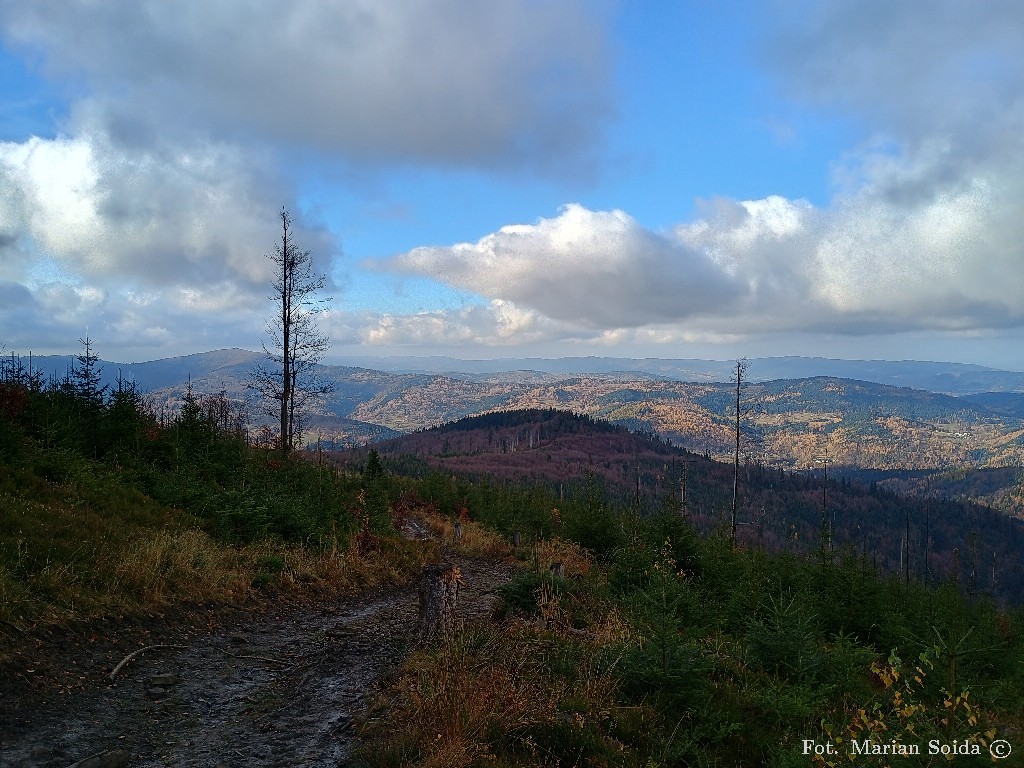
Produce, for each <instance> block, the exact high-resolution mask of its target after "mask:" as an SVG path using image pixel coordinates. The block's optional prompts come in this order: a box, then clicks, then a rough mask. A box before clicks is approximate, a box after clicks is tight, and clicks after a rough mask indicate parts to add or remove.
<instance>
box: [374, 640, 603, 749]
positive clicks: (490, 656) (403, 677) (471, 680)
mask: <svg viewBox="0 0 1024 768" xmlns="http://www.w3.org/2000/svg"><path fill="white" fill-rule="evenodd" d="M598 655H599V654H597V653H595V652H594V646H592V645H590V644H588V643H583V642H581V641H577V640H569V639H566V638H562V639H560V640H559V641H557V642H556V641H555V640H554V639H553V638H552V637H551V635H550V634H549V633H543V632H539V631H537V630H536V628H534V627H533V626H531V625H529V624H527V623H524V622H512V623H510V624H509V625H506V626H503V627H495V626H492V625H486V624H476V625H470V626H468V627H467V628H466V629H465V630H464V631H463V632H461V633H460V634H458V635H456V636H455V637H454V638H452V639H451V640H449V641H448V642H446V643H444V644H442V645H441V646H439V647H438V648H436V649H433V650H431V651H422V652H420V653H417V654H414V655H413V656H412V657H410V659H409V660H407V662H406V663H405V665H404V666H403V668H402V670H401V673H400V675H399V677H398V679H397V680H396V682H395V683H394V684H393V685H392V686H391V688H390V689H389V690H388V691H387V692H385V694H383V695H382V697H381V698H380V699H379V700H378V701H377V702H376V704H375V706H374V708H373V710H372V711H371V715H370V717H369V719H368V720H367V722H366V723H365V724H364V726H363V733H362V735H363V737H364V740H365V744H364V747H363V748H362V754H361V755H360V757H361V759H362V760H364V761H365V762H366V763H367V764H369V765H371V766H375V767H376V768H383V766H398V765H403V766H404V765H417V766H431V767H432V768H441V767H442V766H443V767H444V768H468V766H471V765H480V764H484V763H486V764H499V765H521V766H532V765H537V766H540V765H553V764H557V761H556V762H552V754H551V748H552V746H551V744H549V743H548V742H552V743H555V742H558V740H559V739H561V738H562V736H560V735H558V734H562V732H563V731H564V732H565V733H566V734H568V736H569V738H570V740H571V738H572V735H573V733H574V732H575V733H577V735H581V734H583V733H584V732H587V733H589V734H590V736H591V737H592V738H593V739H596V740H597V741H598V742H600V741H602V740H603V741H605V742H608V744H609V746H610V747H611V748H613V749H618V747H619V745H616V744H614V743H613V740H611V739H610V738H609V737H608V736H607V735H606V733H605V725H606V724H607V722H609V721H610V719H611V717H612V713H613V710H614V709H615V694H616V683H615V681H614V679H613V678H612V677H611V675H610V674H609V673H608V672H607V671H605V670H602V669H601V668H600V665H599V663H598V662H597V661H595V659H596V658H597V657H598Z"/></svg>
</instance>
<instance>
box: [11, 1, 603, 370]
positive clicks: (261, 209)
mask: <svg viewBox="0 0 1024 768" xmlns="http://www.w3.org/2000/svg"><path fill="white" fill-rule="evenodd" d="M602 21H603V20H602V19H601V18H599V17H598V16H597V15H595V13H594V9H593V8H592V7H590V6H589V5H588V4H587V3H585V2H583V0H565V1H564V2H558V3H546V2H537V1H536V0H514V1H513V2H509V3H478V2H475V1H474V0H441V2H433V3H429V4H424V3H421V2H417V1H416V0H399V1H398V2H389V3H378V2H371V1H370V0H296V1H295V2H288V3H279V2H272V1H271V0H258V2H256V3H253V2H248V1H246V2H242V1H241V0H227V1H226V2H217V3H214V4H211V5H208V6H202V7H201V6H199V5H196V4H193V3H174V2H171V3H168V2H164V0H141V1H135V0H133V1H131V2H129V1H128V0H114V1H113V2H105V3H100V4H97V3H94V2H91V0H69V1H65V0H40V1H39V2H32V3H24V2H16V1H15V0H0V39H2V40H3V42H4V44H5V45H6V46H7V47H8V48H9V49H10V50H14V51H17V52H19V53H22V54H24V55H25V57H26V58H27V59H28V60H29V61H31V62H32V66H33V68H34V69H35V70H36V71H37V72H38V73H39V74H41V75H42V76H43V77H45V78H47V79H49V80H50V81H52V82H53V83H56V84H58V89H59V92H61V93H66V94H76V96H75V97H74V98H73V99H72V101H71V102H70V103H69V104H68V105H67V109H66V110H63V109H62V113H63V112H66V115H67V117H66V118H63V119H62V122H61V123H60V124H59V125H56V126H54V128H55V129H56V130H57V132H58V133H57V135H56V136H54V137H50V138H40V137H31V138H28V139H26V140H24V141H20V142H7V143H0V294H2V295H3V296H4V297H5V298H6V299H7V301H5V302H4V305H3V306H0V324H2V327H3V329H4V339H3V341H4V342H6V343H7V344H8V345H9V346H11V345H14V346H19V347H21V346H33V345H34V346H35V347H36V348H37V349H38V348H40V347H46V346H52V345H56V346H61V345H64V346H66V345H67V343H68V341H69V340H73V339H75V338H77V337H78V336H80V335H82V333H83V332H84V331H83V329H84V327H85V326H86V325H89V326H90V327H91V328H92V329H93V333H94V335H96V336H102V337H103V338H104V340H105V341H106V342H107V343H108V344H110V345H111V346H117V347H120V348H123V349H127V348H128V347H130V346H131V345H134V346H135V348H146V347H147V345H151V347H152V348H151V349H150V352H149V353H144V354H154V353H158V352H162V351H169V350H171V349H177V348H181V347H184V348H185V349H186V350H187V349H188V347H192V348H193V349H194V348H196V347H200V346H207V345H218V344H219V345H237V344H248V345H255V344H256V343H257V340H258V337H259V334H260V332H261V331H262V328H263V325H264V323H263V319H262V317H261V314H262V310H264V309H265V301H264V300H265V298H266V293H267V292H268V288H267V286H268V284H269V278H270V265H269V264H268V262H267V260H266V259H264V258H263V255H264V254H265V253H267V252H268V251H269V250H271V248H272V247H273V245H274V243H275V242H276V241H277V239H278V236H279V231H278V226H277V223H276V216H275V214H276V212H277V211H278V210H279V209H280V207H281V205H282V204H284V205H286V206H287V207H288V208H289V209H291V211H292V212H293V214H294V216H295V219H296V236H297V241H298V242H299V243H300V244H301V246H302V247H303V248H308V249H310V250H311V251H312V254H313V257H314V260H315V262H316V263H315V267H316V269H317V271H318V272H320V273H325V274H328V275H330V274H331V273H332V272H337V270H335V269H334V268H333V266H334V265H333V264H332V260H336V259H337V257H338V256H339V254H340V247H339V243H338V242H337V241H336V239H335V237H334V236H333V235H332V234H331V233H330V232H328V231H326V230H325V229H324V228H322V227H319V226H314V225H312V224H310V223H309V222H307V221H304V220H303V217H302V215H301V213H300V211H299V210H298V209H299V207H300V206H298V205H297V204H296V202H295V201H296V197H297V195H298V192H299V191H298V190H296V189H295V187H294V184H293V182H294V175H293V173H292V170H291V169H290V168H289V162H290V160H294V158H295V157H303V158H307V159H308V158H309V157H315V158H318V159H319V161H321V162H324V163H325V164H328V165H336V164H338V163H341V164H343V165H344V164H348V165H351V166H369V167H376V168H379V167H387V166H391V165H410V164H411V165H426V166H439V167H446V168H450V167H461V168H473V169H484V170H495V169H499V170H502V171H508V170H509V169H515V171H516V172H522V171H524V170H525V171H527V172H534V173H539V174H541V175H549V174H552V173H554V174H558V173H563V172H572V173H575V172H577V171H579V170H580V169H581V168H588V167H589V163H590V162H591V160H592V155H593V152H594V151H595V149H596V148H597V146H598V145H599V143H600V134H601V131H602V126H603V124H604V123H605V122H606V119H607V118H608V116H609V112H610V102H609V88H608V81H609V70H608V58H609V55H608V50H607V48H608V46H607V44H606V40H605V39H604V30H603V24H602ZM469 314H470V315H473V314H474V313H472V312H470V313H469ZM498 314H500V313H498ZM489 317H490V316H489ZM495 317H497V315H495ZM338 322H339V323H341V325H342V326H344V327H343V328H341V329H340V330H341V331H342V334H343V336H344V335H345V334H348V335H349V336H351V335H352V334H355V336H359V337H365V336H366V335H367V334H368V333H369V332H368V331H367V330H366V329H367V328H369V327H374V328H377V327H378V326H379V325H380V322H381V320H380V318H355V317H348V319H346V320H345V321H340V320H339V321H338ZM458 322H464V323H467V324H468V326H472V327H484V326H487V325H488V323H489V322H490V320H489V319H488V320H479V319H474V318H473V317H470V316H467V317H466V318H463V319H462V320H460V321H458ZM510 322H512V321H511V320H509V319H506V320H504V321H495V322H494V323H493V324H491V325H490V326H488V327H492V328H493V329H495V332H497V333H499V335H500V333H501V328H502V327H509V323H510ZM232 334H234V335H232ZM176 336H177V338H176ZM58 337H62V338H59V340H58ZM182 337H187V338H184V339H183V338H182ZM345 337H346V338H347V337H348V336H345Z"/></svg>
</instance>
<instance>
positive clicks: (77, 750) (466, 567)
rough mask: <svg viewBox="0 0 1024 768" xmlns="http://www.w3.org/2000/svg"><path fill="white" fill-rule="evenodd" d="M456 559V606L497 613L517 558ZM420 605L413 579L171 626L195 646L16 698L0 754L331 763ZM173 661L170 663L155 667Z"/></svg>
mask: <svg viewBox="0 0 1024 768" xmlns="http://www.w3.org/2000/svg"><path fill="white" fill-rule="evenodd" d="M457 564H458V566H459V568H460V569H461V570H462V574H463V579H464V580H465V586H464V587H463V591H462V593H461V595H460V598H459V608H458V615H459V616H460V618H463V619H467V618H477V617H481V616H486V615H487V614H489V612H490V610H491V609H492V607H493V601H494V590H495V588H496V587H497V586H498V585H500V584H501V583H503V582H504V581H506V580H507V579H508V577H509V575H510V573H511V569H510V568H509V567H508V566H504V565H497V564H494V563H484V562H478V561H472V560H458V562H457ZM417 608H418V606H417V598H416V592H415V589H414V588H406V589H403V590H401V591H399V592H393V593H390V594H386V595H379V594H378V595H377V596H375V597H373V598H364V599H363V600H359V601H355V602H350V603H347V604H335V605H320V606H316V607H309V606H305V607H302V608H295V609H291V610H288V611H285V612H281V613H275V614H265V615H258V616H257V615H252V616H251V617H250V618H249V619H247V620H246V619H238V620H236V621H235V622H234V623H233V624H232V625H230V626H219V627H218V628H216V629H214V630H212V631H209V632H205V633H201V634H197V635H193V636H191V637H188V638H187V639H185V640H184V641H181V639H180V638H178V639H170V640H168V641H167V644H174V645H178V644H180V645H184V646H186V647H185V648H182V649H176V648H154V649H153V650H151V651H148V652H146V653H144V654H142V655H140V656H139V657H137V658H136V659H133V660H132V661H131V662H130V663H129V664H127V665H126V666H125V668H124V671H122V672H121V674H120V675H119V676H118V678H117V680H116V682H115V683H112V684H111V683H110V681H109V679H107V676H106V673H108V672H109V671H110V668H109V667H108V668H107V669H105V670H103V671H104V675H103V676H102V677H101V676H99V675H97V674H95V672H96V671H97V670H92V673H93V674H90V675H89V678H90V679H91V680H94V681H96V682H94V683H93V684H92V685H91V686H90V687H87V689H86V690H85V691H82V692H79V693H77V694H75V695H72V696H67V697H63V698H62V697H60V696H58V695H54V696H52V697H44V698H43V699H42V700H34V701H31V702H26V703H25V706H19V702H17V701H11V700H8V701H5V702H3V703H2V705H0V766H4V768H7V767H8V766H9V767H10V768H21V767H22V766H24V767H25V768H28V767H29V766H32V768H48V767H49V766H53V767H54V768H68V767H69V766H72V765H74V764H76V763H78V762H79V761H85V762H84V763H83V764H82V766H81V768H97V767H99V768H103V766H120V765H124V766H131V768H153V767H155V766H175V767H176V768H177V767H185V766H195V767H196V768H217V767H218V766H231V767H232V768H261V767H266V768H271V766H274V767H275V768H276V767H277V766H284V765H287V766H331V768H334V767H335V766H337V765H338V764H339V762H341V761H342V760H343V759H344V757H345V756H346V755H347V754H348V752H349V750H350V749H351V748H352V746H353V745H354V734H353V730H352V722H353V718H354V716H355V715H356V714H358V713H359V712H360V711H361V710H362V709H363V708H364V706H365V704H366V703H367V698H368V697H369V696H370V695H371V694H372V693H373V690H374V686H375V683H376V682H377V680H379V679H380V676H381V675H382V674H383V673H384V672H385V671H387V670H388V669H391V668H393V667H394V666H395V665H396V664H398V663H399V662H400V661H401V659H402V658H403V657H404V655H405V653H406V651H407V650H408V648H409V644H410V638H411V637H412V635H413V633H414V631H415V628H416V619H417ZM162 640H163V638H157V637H154V638H152V639H151V642H152V644H158V643H161V642H162ZM83 658H85V657H83ZM92 658H93V660H94V661H95V660H97V659H101V658H102V659H106V658H109V654H108V655H107V656H98V655H94V656H93V657H92ZM72 663H73V662H72ZM83 663H87V662H83ZM162 673H173V677H172V678H170V679H167V678H164V679H161V678H157V677H155V676H157V675H159V674H162ZM102 681H106V684H104V683H103V682H102ZM168 682H170V683H171V684H169V685H168V684H166V683H168ZM0 695H2V694H0ZM90 756H93V757H92V758H91V759H89V758H90Z"/></svg>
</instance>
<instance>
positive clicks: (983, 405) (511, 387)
mask: <svg viewBox="0 0 1024 768" xmlns="http://www.w3.org/2000/svg"><path fill="white" fill-rule="evenodd" d="M260 357H261V356H260V355H259V354H257V353H253V352H248V351H246V350H240V349H233V350H219V351H217V352H210V353H205V354H202V355H190V356H187V357H181V358H172V359H169V360H158V361H154V362H150V363H137V364H119V363H104V362H103V361H98V368H99V371H100V375H101V382H102V383H105V384H107V385H109V386H111V387H114V386H115V382H116V379H117V378H118V377H119V376H120V377H121V378H123V379H124V380H126V381H129V382H133V383H134V384H135V385H136V386H137V387H138V388H139V390H140V391H142V392H146V393H147V397H148V398H149V399H151V400H152V401H153V403H154V404H155V406H156V407H155V410H158V411H159V410H161V409H163V410H164V411H166V412H167V413H174V412H175V409H176V408H178V407H180V404H181V403H182V402H183V397H184V391H185V388H186V384H187V382H189V381H191V385H192V387H193V388H194V390H195V391H196V392H199V393H205V394H218V393H221V392H223V393H224V394H225V395H226V396H227V397H229V398H231V399H233V400H236V401H239V402H240V401H243V400H245V398H246V397H247V396H248V395H249V394H250V393H249V392H248V390H247V382H248V379H247V376H248V372H249V371H250V370H251V369H252V367H253V365H254V364H255V363H256V362H257V361H258V360H259V359H260ZM451 362H453V363H455V362H458V361H451ZM522 362H524V363H525V362H527V361H522ZM535 362H538V364H540V362H543V361H535ZM548 362H551V361H548ZM590 362H593V361H590ZM606 362H607V361H606ZM619 362H621V363H622V364H623V365H626V364H635V365H637V366H638V367H642V368H644V369H645V370H619V371H614V370H601V371H599V372H575V373H566V372H561V369H560V368H559V370H557V371H550V372H549V371H538V370H534V371H512V372H510V371H490V372H483V373H465V372H463V373H459V372H455V373H435V372H408V371H405V372H402V371H382V370H374V369H371V368H358V367H347V366H337V365H327V366H323V367H322V371H321V374H322V377H323V379H324V381H325V382H327V383H329V384H331V386H332V387H333V391H332V393H331V394H330V395H329V396H328V397H326V398H325V400H324V401H323V402H322V403H321V404H320V405H319V407H318V408H317V409H316V412H315V413H311V414H310V415H309V418H308V424H307V426H308V431H307V437H309V438H313V437H314V436H315V437H317V438H319V439H320V440H322V441H323V442H325V443H327V444H330V445H332V446H336V445H351V444H359V443H365V442H370V441H374V440H379V439H381V438H386V437H389V436H393V435H395V434H398V433H407V432H413V431H415V430H418V429H423V428H426V427H431V426H434V425H437V424H441V423H444V422H447V421H451V420H455V419H459V418H461V417H463V416H469V415H474V414H480V413H486V412H488V411H492V410H495V409H505V410H510V409H521V408H559V409H563V410H571V411H575V412H578V413H587V414H589V415H591V416H594V417H596V418H600V419H604V420H607V421H611V422H614V423H618V424H622V425H624V426H627V427H629V428H631V429H638V430H644V431H654V432H657V433H658V434H661V435H664V436H666V437H668V438H669V439H671V440H672V441H673V442H675V443H676V444H678V445H681V446H684V447H686V448H689V449H691V450H695V451H697V452H701V453H703V452H704V451H711V453H712V454H713V455H715V456H719V457H722V458H725V457H727V456H728V454H729V452H730V451H731V444H732V430H733V413H732V410H733V409H734V407H735V392H734V387H733V385H732V384H730V383H729V382H728V381H718V382H714V381H708V380H707V377H706V376H705V377H704V379H702V380H697V381H694V380H689V381H686V380H682V379H680V378H678V377H679V376H684V375H686V374H687V373H690V374H692V375H694V376H696V375H697V373H698V372H699V371H697V370H696V369H693V370H690V369H689V368H686V367H679V366H676V367H674V368H673V367H672V366H669V365H666V366H662V367H661V368H658V367H657V366H655V365H654V363H655V362H656V361H632V363H631V361H619ZM663 362H666V364H667V363H670V362H672V361H663ZM676 362H679V361H676ZM684 362H685V361H684ZM817 362H819V363H821V365H822V367H823V369H828V370H833V369H834V370H843V371H848V372H849V375H854V374H855V373H856V372H857V371H859V370H860V371H863V374H864V376H866V377H868V376H871V375H875V376H876V378H879V379H885V380H886V381H890V382H892V381H906V382H908V383H909V382H918V381H932V380H934V381H935V382H936V386H939V385H942V386H946V384H948V383H949V381H951V380H954V379H955V380H956V381H958V382H961V384H962V386H961V388H960V389H955V390H953V391H957V392H958V393H967V392H972V393H974V394H970V395H967V396H963V397H952V396H950V395H949V394H940V393H937V392H930V391H925V390H922V389H911V388H908V387H905V386H893V385H892V384H891V383H890V384H886V383H876V382H871V381H866V380H860V379H854V378H836V377H835V376H812V377H809V378H804V377H801V378H795V376H797V375H800V374H803V373H806V372H810V371H813V370H815V369H814V367H813V366H814V364H816V363H815V361H814V360H812V359H805V358H799V359H786V360H782V359H778V360H773V361H764V360H761V361H752V362H751V365H750V367H749V368H748V374H749V377H750V378H749V381H748V382H746V383H745V385H744V386H743V388H742V392H741V395H742V397H741V400H742V402H741V408H742V410H743V412H744V418H743V427H744V431H745V441H744V453H745V454H749V455H751V456H752V457H756V458H757V460H761V461H765V462H766V463H769V464H772V465H775V466H781V467H788V468H795V467H807V466H808V465H810V464H813V463H814V461H815V459H816V458H818V457H820V456H821V455H823V454H825V453H827V454H828V455H829V458H830V460H831V461H832V463H833V464H839V465H845V466H850V467H857V468H861V469H878V470H892V469H901V470H902V469H926V468H931V469H948V468H950V467H1005V466H1018V465H1020V464H1021V463H1022V462H1024V395H1022V394H1019V393H1016V392H1008V391H1002V392H986V391H984V390H981V391H979V390H977V389H974V388H972V387H977V386H984V385H986V384H987V385H989V386H992V387H1002V388H1004V387H1009V386H1012V385H1013V376H1018V377H1020V376H1021V375H1020V374H1013V375H1011V374H1009V373H1006V372H1002V373H1006V376H1005V377H1003V378H1001V379H998V380H997V379H993V378H992V376H994V375H995V374H996V373H999V372H992V371H988V370H975V369H974V368H970V367H968V368H964V367H956V366H947V367H945V368H944V367H943V365H944V364H924V363H899V364H896V363H892V364H886V365H881V364H869V363H863V364H861V365H860V367H859V368H858V365H857V364H856V361H847V362H846V363H845V364H844V365H843V366H837V365H834V364H835V363H838V362H843V361H817ZM585 363H588V361H585V360H582V361H581V360H579V359H575V360H567V361H564V365H563V366H561V367H566V366H570V365H572V364H575V365H581V366H582V365H584V364H585ZM641 363H644V365H642V366H641V365H640V364H641ZM784 363H788V364H791V368H789V369H787V368H786V366H785V365H784ZM33 364H34V365H36V366H37V367H38V368H39V369H40V370H45V371H46V372H48V373H49V374H52V375H54V376H57V377H60V376H62V375H64V374H65V373H66V371H67V370H68V367H69V365H70V364H71V358H68V357H59V358H34V360H33ZM608 364H609V365H610V363H608ZM826 364H828V365H826ZM382 365H383V362H382ZM595 366H596V364H594V365H590V367H595ZM758 366H762V367H763V368H764V370H758ZM549 367H550V366H549ZM556 367H557V366H556ZM596 367H599V368H600V367H601V366H596ZM648 369H649V370H648ZM655 369H657V370H658V371H664V373H656V372H652V371H654V370H655ZM709 370H711V369H709ZM714 370H718V369H714ZM787 370H789V371H791V372H790V373H789V375H787V376H786V377H785V378H779V379H774V378H773V379H771V380H765V378H764V377H765V375H766V374H767V373H768V372H772V373H783V372H785V371H787ZM914 371H918V372H919V373H921V376H918V377H916V378H915V376H914V375H911V374H912V373H913V372H914ZM943 371H945V373H943ZM925 373H927V376H925V375H924V374H925ZM719 374H720V378H722V379H728V372H727V371H725V372H724V373H723V372H722V371H719ZM883 374H884V375H883ZM897 374H899V375H897ZM940 374H941V375H940ZM982 374H985V376H988V377H989V378H985V377H984V376H982ZM990 374H991V375H990ZM702 375H703V374H702ZM978 376H982V378H977V377H978ZM922 377H923V378H922ZM929 377H931V378H929ZM951 377H952V378H951ZM972 377H973V378H972ZM972 382H973V383H972ZM946 389H947V391H949V390H950V387H948V386H947V387H946ZM256 415H258V414H254V416H256Z"/></svg>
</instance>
